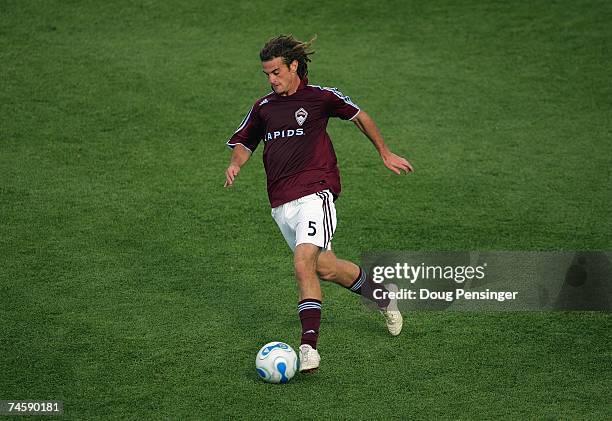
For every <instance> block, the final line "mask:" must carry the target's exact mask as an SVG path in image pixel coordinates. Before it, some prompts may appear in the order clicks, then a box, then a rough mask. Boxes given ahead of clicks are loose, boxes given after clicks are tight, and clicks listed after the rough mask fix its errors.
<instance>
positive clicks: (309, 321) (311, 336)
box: [298, 298, 321, 349]
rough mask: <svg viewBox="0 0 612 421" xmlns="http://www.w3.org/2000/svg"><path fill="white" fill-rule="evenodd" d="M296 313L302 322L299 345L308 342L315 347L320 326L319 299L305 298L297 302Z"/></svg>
mask: <svg viewBox="0 0 612 421" xmlns="http://www.w3.org/2000/svg"><path fill="white" fill-rule="evenodd" d="M298 314H299V315H300V322H302V340H301V342H300V344H301V345H303V344H308V345H310V346H311V347H313V348H314V349H317V339H319V327H320V326H321V301H319V300H315V299H314V298H307V299H305V300H302V301H300V302H299V303H298Z"/></svg>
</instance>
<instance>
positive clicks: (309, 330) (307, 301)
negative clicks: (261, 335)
mask: <svg viewBox="0 0 612 421" xmlns="http://www.w3.org/2000/svg"><path fill="white" fill-rule="evenodd" d="M300 202H304V200H294V201H292V202H289V203H286V204H284V205H281V206H279V207H276V208H274V209H272V217H273V218H274V220H275V221H276V224H277V225H278V228H279V229H280V231H281V233H282V234H283V237H284V238H285V241H287V245H288V246H289V247H290V248H291V250H292V251H293V253H294V255H293V262H294V264H293V266H294V270H295V275H296V278H297V282H298V289H299V301H298V315H299V317H300V323H301V325H302V331H301V332H302V335H301V338H300V342H301V345H300V349H299V354H300V371H302V372H304V371H306V372H307V371H313V370H315V369H316V368H317V367H319V363H320V360H321V358H320V356H319V353H318V351H317V349H316V347H317V340H318V336H319V327H320V325H321V285H320V283H319V279H318V277H317V274H316V260H317V255H318V254H319V252H320V251H319V250H320V248H319V247H318V246H317V245H313V244H311V243H309V242H308V241H306V240H304V233H303V232H302V231H303V230H304V225H303V224H302V225H300V222H301V221H300V207H301V206H302V205H303V203H300ZM298 231H299V232H300V241H299V242H300V243H299V244H297V243H298V240H297V233H298ZM307 231H308V232H312V230H310V229H309V230H307ZM306 238H308V233H306Z"/></svg>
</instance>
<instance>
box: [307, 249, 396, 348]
mask: <svg viewBox="0 0 612 421" xmlns="http://www.w3.org/2000/svg"><path fill="white" fill-rule="evenodd" d="M317 275H318V276H319V278H321V279H322V280H324V281H329V282H334V283H336V284H339V285H342V286H343V287H345V288H347V289H349V290H350V291H352V292H354V293H356V294H358V295H361V296H363V297H365V298H367V299H369V300H371V301H374V302H375V303H376V304H377V305H378V307H379V309H380V312H381V314H382V315H383V316H384V318H385V323H386V325H387V329H388V330H389V333H390V334H391V335H392V336H397V335H399V334H400V332H401V331H402V326H403V324H404V320H403V317H402V314H401V313H400V311H399V309H398V307H397V300H390V299H389V298H383V299H376V298H375V297H376V296H377V294H374V292H375V291H376V290H382V292H387V288H385V286H384V285H382V284H376V283H373V282H372V281H371V280H370V279H367V275H366V273H365V271H363V270H362V269H361V268H360V267H359V266H357V265H356V264H354V263H352V262H350V261H348V260H342V259H338V258H337V257H336V255H335V254H334V253H333V252H332V251H331V250H330V251H324V252H322V253H321V254H320V255H319V259H318V260H317ZM389 290H390V291H393V292H397V291H396V290H397V286H395V285H390V286H389ZM379 292H381V291H379ZM380 295H382V296H383V297H386V296H385V295H384V294H380ZM380 295H379V296H380Z"/></svg>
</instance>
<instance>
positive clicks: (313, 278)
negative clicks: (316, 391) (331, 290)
mask: <svg viewBox="0 0 612 421" xmlns="http://www.w3.org/2000/svg"><path fill="white" fill-rule="evenodd" d="M319 253H320V248H319V247H318V246H316V245H314V244H308V243H303V244H298V245H297V246H296V248H295V252H294V256H293V263H294V269H295V276H296V278H297V281H298V287H299V290H300V301H299V302H298V314H299V316H300V322H301V324H302V336H301V338H300V342H301V344H300V350H299V358H300V372H303V373H304V372H311V371H314V370H316V369H317V368H319V364H320V361H321V356H320V355H319V351H317V340H318V338H319V328H320V326H321V285H320V283H319V278H318V277H317V271H316V264H317V258H318V256H319Z"/></svg>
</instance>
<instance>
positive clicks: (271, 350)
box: [255, 342, 298, 383]
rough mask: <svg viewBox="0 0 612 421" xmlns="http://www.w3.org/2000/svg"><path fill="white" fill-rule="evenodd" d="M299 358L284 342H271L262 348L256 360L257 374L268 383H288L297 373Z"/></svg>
mask: <svg viewBox="0 0 612 421" xmlns="http://www.w3.org/2000/svg"><path fill="white" fill-rule="evenodd" d="M297 365H298V358H297V355H296V353H295V351H294V350H293V348H291V347H290V346H289V345H287V344H286V343H284V342H270V343H267V344H265V345H264V346H262V347H261V349H260V350H259V352H258V353H257V357H256V358H255V367H256V368H257V374H259V377H261V378H262V379H263V380H264V381H266V382H268V383H287V382H288V381H289V380H291V378H292V377H293V376H294V375H295V372H296V371H297Z"/></svg>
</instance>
